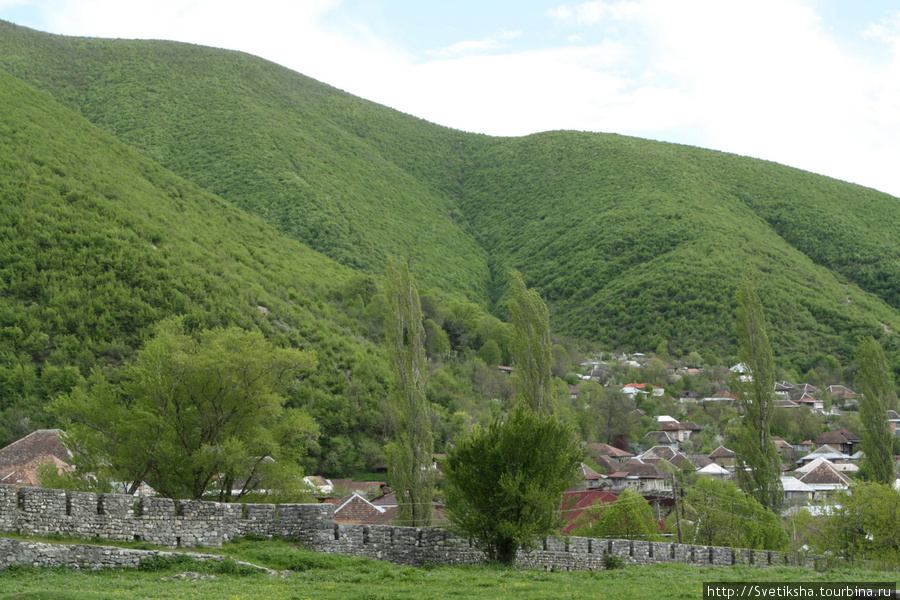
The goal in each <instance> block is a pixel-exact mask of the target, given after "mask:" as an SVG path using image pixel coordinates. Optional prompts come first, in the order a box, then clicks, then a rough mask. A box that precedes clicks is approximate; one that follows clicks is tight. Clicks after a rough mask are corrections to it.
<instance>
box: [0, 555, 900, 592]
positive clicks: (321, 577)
mask: <svg viewBox="0 0 900 600" xmlns="http://www.w3.org/2000/svg"><path fill="white" fill-rule="evenodd" d="M223 551H224V552H226V553H228V554H229V556H232V557H233V558H234V559H236V560H248V561H251V562H254V563H256V564H260V565H262V566H267V567H269V568H273V569H277V570H280V571H284V570H289V573H287V574H286V576H270V575H265V574H249V572H248V573H245V574H240V575H236V574H229V573H222V572H221V571H222V570H224V569H222V568H221V567H216V566H215V565H207V566H203V565H199V564H194V565H190V566H189V567H188V568H185V567H184V566H183V565H182V566H179V565H173V567H172V568H171V569H167V570H162V571H152V572H147V571H144V572H142V571H129V570H113V571H101V572H80V571H74V570H67V569H43V570H38V569H31V568H14V569H11V570H10V571H7V572H0V600H8V599H10V598H66V599H72V600H83V599H94V598H159V599H163V598H194V599H198V600H205V599H209V600H213V599H215V600H220V599H240V598H253V599H272V600H276V599H285V600H289V599H298V598H322V599H326V598H334V599H338V598H340V599H347V598H349V599H353V598H358V599H384V600H388V599H390V600H403V599H407V598H409V599H413V598H415V599H420V598H425V599H428V598H486V599H497V600H501V599H502V600H506V599H507V598H510V597H515V598H523V599H532V598H534V599H539V598H541V599H542V598H547V599H551V598H552V599H557V598H638V599H641V598H647V599H654V600H664V599H667V598H700V597H702V588H701V586H702V584H703V582H714V581H738V582H740V581H769V582H792V581H794V582H796V581H817V582H819V581H821V582H824V581H883V580H884V579H888V580H890V579H892V578H891V577H890V576H889V575H886V574H885V573H877V572H872V571H865V570H861V569H839V570H834V571H827V572H822V573H817V572H815V571H811V570H808V569H799V568H783V567H778V568H753V567H716V568H703V567H693V566H690V565H655V566H650V567H626V568H624V569H618V570H614V571H594V572H590V571H581V572H546V571H537V570H531V569H511V568H505V567H491V566H460V567H417V568H414V567H403V566H397V565H392V564H390V563H385V562H381V561H375V560H369V559H361V558H353V557H345V556H334V555H324V554H316V553H311V552H306V551H303V550H298V549H296V548H294V547H292V546H291V545H290V544H289V543H287V542H283V541H276V542H247V541H243V542H237V543H235V544H226V546H225V548H224V550H223ZM217 569H218V571H219V572H217ZM188 570H190V571H193V572H197V573H199V574H201V575H205V576H206V577H203V578H199V579H195V580H188V579H181V578H175V577H173V576H174V575H178V574H181V573H184V572H185V571H188Z"/></svg>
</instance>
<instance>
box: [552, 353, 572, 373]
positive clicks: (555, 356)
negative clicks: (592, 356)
mask: <svg viewBox="0 0 900 600" xmlns="http://www.w3.org/2000/svg"><path fill="white" fill-rule="evenodd" d="M550 355H551V359H552V361H553V362H552V364H551V365H550V372H551V373H552V374H553V376H554V377H559V378H560V379H562V378H563V377H565V376H566V375H567V374H568V373H569V371H571V370H572V357H571V356H569V351H568V350H566V348H565V346H563V345H562V344H553V345H552V346H551V347H550Z"/></svg>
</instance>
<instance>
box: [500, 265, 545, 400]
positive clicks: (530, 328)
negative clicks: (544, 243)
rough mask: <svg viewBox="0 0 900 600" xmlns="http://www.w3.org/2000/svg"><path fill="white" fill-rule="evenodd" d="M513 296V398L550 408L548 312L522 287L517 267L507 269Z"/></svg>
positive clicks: (531, 292)
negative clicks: (514, 396) (511, 269)
mask: <svg viewBox="0 0 900 600" xmlns="http://www.w3.org/2000/svg"><path fill="white" fill-rule="evenodd" d="M510 276H511V278H512V285H513V298H512V300H510V303H509V309H510V313H511V316H512V324H513V340H512V350H513V356H515V359H516V365H515V369H516V370H515V384H516V400H517V402H522V403H525V404H526V405H528V406H530V407H531V408H532V409H533V410H534V411H535V412H538V413H542V412H552V411H553V405H552V402H551V398H552V394H551V392H550V380H551V377H552V374H551V370H550V367H551V365H552V364H553V359H552V358H551V354H550V348H551V343H550V316H549V312H548V311H547V305H546V304H544V301H543V300H541V297H540V295H539V294H538V293H537V292H536V291H534V290H529V289H528V288H526V287H525V282H524V281H523V280H522V276H521V275H520V274H519V272H518V271H513V272H512V273H510Z"/></svg>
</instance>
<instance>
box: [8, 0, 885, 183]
mask: <svg viewBox="0 0 900 600" xmlns="http://www.w3.org/2000/svg"><path fill="white" fill-rule="evenodd" d="M21 1H22V0H0V7H2V6H9V5H10V2H21ZM341 4H342V3H341V0H304V1H303V2H297V1H295V0H258V1H257V2H255V3H253V4H247V3H245V2H238V1H237V0H190V1H186V0H156V1H155V2H153V3H134V2H123V1H122V0H45V1H43V2H41V3H40V4H39V5H38V6H40V9H41V10H42V11H43V14H44V18H45V20H46V23H47V28H48V29H49V30H51V31H55V32H59V33H65V34H70V35H91V36H107V37H139V38H164V39H175V40H180V41H188V42H193V43H199V44H205V45H211V46H218V47H224V48H234V49H240V50H244V51H247V52H251V53H253V54H257V55H260V56H263V57H265V58H268V59H270V60H274V61H276V62H278V63H280V64H283V65H285V66H287V67H289V68H292V69H294V70H297V71H299V72H301V73H304V74H305V75H309V76H311V77H314V78H316V79H319V80H321V81H324V82H326V83H329V84H331V85H334V86H336V87H339V88H342V89H345V90H347V91H349V92H351V93H353V94H356V95H359V96H362V97H364V98H367V99H370V100H373V101H376V102H380V103H383V104H386V105H388V106H392V107H394V108H397V109H400V110H403V111H404V112H408V113H411V114H414V115H417V116H420V117H423V118H426V119H428V120H432V121H435V122H438V123H441V124H444V125H448V126H451V127H456V128H459V129H464V130H468V131H478V132H482V133H489V134H494V135H522V134H528V133H533V132H536V131H542V130H547V129H579V130H593V131H609V132H617V133H623V134H628V135H638V136H642V137H650V138H654V139H662V140H666V141H675V142H683V143H690V144H695V145H700V146H705V147H711V148H716V149H721V150H727V151H732V152H737V153H740V154H745V155H751V156H758V157H762V158H767V159H770V160H775V161H778V162H784V163H787V164H790V165H794V166H798V167H801V168H806V169H809V170H813V171H817V172H821V173H826V174H829V175H832V176H836V177H839V178H843V179H848V180H851V181H856V182H860V183H864V184H866V185H871V186H874V187H879V188H880V189H885V190H887V191H890V192H892V193H894V194H900V177H898V176H897V175H894V172H895V171H896V164H897V163H898V162H900V12H897V13H895V16H894V18H888V19H884V20H882V21H879V22H878V23H873V24H871V26H869V27H867V28H865V29H864V31H860V32H858V40H859V41H860V42H861V43H865V44H868V46H867V49H869V50H871V47H874V48H876V49H877V50H878V51H879V54H878V55H877V56H875V57H874V58H873V57H868V58H866V57H864V56H863V55H862V54H861V53H860V51H859V50H858V48H856V47H854V46H853V45H851V44H847V43H846V42H845V40H842V39H839V38H837V37H836V35H835V33H834V30H835V28H834V26H833V25H832V24H826V23H824V22H823V21H822V19H821V18H820V16H819V15H818V14H817V13H816V12H815V11H814V10H813V9H812V8H811V5H810V3H809V2H807V1H804V0H756V1H754V2H738V1H735V2H723V1H721V0H682V1H679V2H672V1H671V0H627V1H626V0H622V1H617V0H608V1H591V2H583V3H563V4H560V5H558V6H557V7H556V8H553V9H552V10H550V11H548V12H547V14H549V15H550V16H551V17H552V19H553V22H554V23H555V27H556V28H557V31H558V32H561V35H562V37H563V38H568V40H569V42H568V45H563V46H560V47H556V48H549V49H542V50H535V49H532V50H527V51H521V52H511V51H509V50H508V48H509V47H510V44H509V42H510V41H511V40H512V39H514V38H519V40H518V41H517V46H526V45H527V43H528V42H529V40H530V39H531V37H532V36H533V35H534V33H535V32H534V31H532V30H526V31H525V32H524V33H523V32H521V31H519V30H509V31H504V32H500V33H498V34H495V35H492V36H488V37H485V38H481V39H475V38H473V39H471V40H464V41H461V42H458V43H457V44H453V45H451V46H448V47H445V48H443V49H439V50H437V51H435V53H432V54H430V55H428V54H426V60H425V61H424V62H422V61H421V60H420V59H417V58H416V57H414V56H412V54H411V53H409V52H407V51H405V50H404V49H402V48H401V47H399V46H398V45H397V43H396V42H392V41H387V40H385V39H382V38H381V37H379V36H378V35H376V34H375V33H374V32H373V31H372V30H371V29H370V27H369V24H368V23H366V22H362V21H360V20H357V21H350V22H349V25H348V17H347V16H346V14H344V18H343V20H342V21H341V27H342V29H340V30H338V29H337V28H336V27H337V26H327V25H325V23H329V22H331V21H329V20H328V19H327V18H326V17H327V16H328V15H329V14H332V13H331V11H335V10H341V8H342V7H341ZM563 43H564V42H560V44H563Z"/></svg>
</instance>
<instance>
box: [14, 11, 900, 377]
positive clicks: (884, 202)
mask: <svg viewBox="0 0 900 600" xmlns="http://www.w3.org/2000/svg"><path fill="white" fill-rule="evenodd" d="M0 69H3V70H6V71H8V72H9V73H11V74H12V75H14V76H16V77H19V78H21V79H23V80H25V81H28V82H29V83H31V84H33V85H34V86H36V87H38V88H40V89H42V90H44V91H46V92H47V93H49V94H51V95H52V96H53V97H54V98H56V99H57V100H58V101H59V102H61V103H63V104H65V105H66V106H68V107H70V108H72V109H73V110H75V111H77V112H80V113H81V114H82V115H84V116H85V117H87V118H88V119H89V120H90V121H92V122H93V123H95V124H96V125H98V126H100V127H101V128H103V129H105V130H106V131H107V132H109V133H111V134H113V135H115V136H116V137H117V138H118V139H119V140H121V141H123V142H125V143H127V144H129V145H131V146H133V147H134V148H137V149H139V150H140V151H141V152H142V153H144V154H145V155H146V156H148V157H150V158H152V159H154V160H155V161H158V162H159V163H160V164H161V165H163V166H165V167H166V168H168V169H171V170H172V171H174V172H176V173H178V174H179V175H181V176H182V177H184V178H185V179H188V180H190V181H192V182H193V183H195V184H197V185H199V186H201V187H203V188H205V189H207V190H209V191H211V192H213V193H215V194H217V195H219V196H220V197H222V198H225V199H226V200H229V201H230V202H232V203H234V205H236V206H238V207H240V208H242V209H244V210H245V211H247V212H249V213H251V214H253V215H256V216H258V217H261V218H263V219H264V220H266V221H267V222H268V223H270V224H271V225H272V226H274V227H275V228H276V229H278V230H279V231H280V232H282V233H284V234H286V235H288V236H290V237H292V238H294V239H296V240H300V241H303V242H305V243H306V244H308V245H309V246H311V247H312V248H314V249H316V250H318V251H320V252H322V253H324V254H326V255H328V256H329V257H331V258H332V259H334V260H335V261H337V262H339V263H342V264H343V265H346V266H349V267H352V268H354V269H359V270H362V271H365V272H368V273H377V272H379V271H380V269H381V267H382V265H383V263H384V259H385V257H387V256H392V255H393V256H399V257H408V258H409V259H410V261H411V265H412V268H413V271H414V272H415V274H416V276H417V277H418V278H419V280H420V281H421V282H422V283H423V284H424V285H425V286H428V287H430V288H433V289H437V290H441V291H442V292H443V293H445V294H449V295H451V296H454V297H456V298H459V299H465V300H468V301H472V302H476V303H478V304H479V305H481V306H482V307H487V308H490V309H492V310H494V311H495V313H496V314H499V315H502V314H503V313H504V311H505V308H504V303H503V302H502V296H503V291H504V289H505V288H504V284H505V275H506V272H507V270H508V269H509V268H513V267H514V268H518V269H519V270H521V271H522V273H523V274H524V276H525V279H526V282H527V283H528V284H529V285H534V286H536V287H537V288H538V289H539V290H540V291H541V292H542V293H543V295H544V296H545V298H546V299H547V300H548V303H549V304H550V306H551V310H552V314H553V316H552V318H553V325H554V329H555V330H556V331H558V332H560V333H565V334H568V335H571V336H575V337H580V338H586V339H591V340H595V341H600V342H602V343H604V344H606V345H608V346H610V347H617V348H619V347H620V348H629V349H633V350H638V349H641V350H655V349H656V348H657V347H659V346H660V344H663V343H668V346H669V349H670V351H671V352H673V353H675V354H683V353H687V352H689V351H692V350H697V351H700V352H711V353H714V354H718V355H719V356H723V357H725V356H727V355H728V354H730V353H732V352H733V348H734V346H733V344H734V335H733V329H732V324H731V323H732V317H733V306H732V297H733V293H734V290H735V288H736V287H737V284H738V282H739V281H740V280H741V278H744V277H746V278H749V279H751V280H752V281H753V282H754V284H755V285H756V287H757V289H758V291H759V294H760V296H761V297H762V298H763V302H764V305H765V308H766V309H767V313H768V316H769V318H770V321H771V326H772V327H771V330H772V331H771V337H772V340H773V345H774V346H775V349H776V352H777V353H778V354H779V355H780V356H781V358H782V362H788V363H793V365H795V366H797V367H799V368H800V369H802V370H806V368H807V367H808V366H809V365H810V364H811V362H812V361H814V360H816V356H818V355H821V354H832V355H834V356H836V357H838V358H840V359H841V360H844V361H846V360H848V358H849V356H850V351H851V349H852V347H853V345H854V344H855V341H856V338H857V337H858V335H860V334H861V333H872V334H875V335H877V336H880V337H881V338H882V341H883V343H884V344H885V345H886V346H887V347H888V348H889V350H890V351H892V352H893V351H896V350H897V349H898V348H897V344H896V342H895V341H894V337H895V336H887V335H886V332H888V331H896V330H897V329H898V328H900V313H898V308H900V270H898V264H900V239H897V237H896V236H895V235H893V234H894V233H895V231H896V228H897V226H898V224H900V207H898V203H897V199H896V198H893V197H891V196H888V195H886V194H881V193H879V192H876V191H874V190H869V189H866V188H862V187H859V186H854V185H850V184H846V183H842V182H838V181H835V180H832V179H829V178H825V177H821V176H817V175H812V174H810V173H806V172H802V171H798V170H796V169H790V168H787V167H783V166H781V165H777V164H773V163H768V162H764V161H759V160H753V159H747V158H743V157H738V156H734V155H729V154H723V153H718V152H712V151H707V150H702V149H698V148H691V147H684V146H677V145H673V144H664V143H659V142H650V141H645V140H639V139H634V138H627V137H622V136H616V135H604V134H589V133H577V132H553V133H546V134H539V135H534V136H528V137H524V138H490V137H487V136H480V135H474V134H465V133H462V132H457V131H452V130H448V129H445V128H441V127H438V126H435V125H432V124H429V123H426V122H424V121H422V120H419V119H416V118H413V117H410V116H407V115H403V114H400V113H397V112H395V111H392V110H389V109H387V108H384V107H381V106H378V105H376V104H373V103H371V102H367V101H364V100H361V99H358V98H354V97H353V96H350V95H348V94H345V93H342V92H340V91H337V90H335V89H333V88H331V87H329V86H327V85H324V84H321V83H319V82H316V81H313V80H311V79H309V78H306V77H304V76H302V75H299V74H297V73H294V72H291V71H289V70H287V69H284V68H282V67H279V66H277V65H274V64H272V63H270V62H266V61H264V60H262V59H259V58H256V57H252V56H249V55H246V54H242V53H237V52H230V51H224V50H216V49H211V48H204V47H199V46H192V45H187V44H178V43H172V42H150V41H126V40H101V39H92V38H68V37H62V36H54V35H48V34H43V33H39V32H35V31H32V30H28V29H25V28H21V27H16V26H14V25H10V24H8V23H3V22H0Z"/></svg>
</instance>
